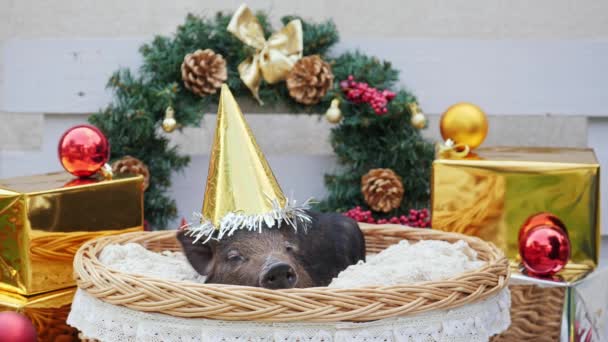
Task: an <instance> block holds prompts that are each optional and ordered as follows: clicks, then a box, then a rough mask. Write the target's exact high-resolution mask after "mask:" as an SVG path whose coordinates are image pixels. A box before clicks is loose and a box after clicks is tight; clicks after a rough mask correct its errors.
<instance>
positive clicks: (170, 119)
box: [162, 107, 177, 133]
mask: <svg viewBox="0 0 608 342" xmlns="http://www.w3.org/2000/svg"><path fill="white" fill-rule="evenodd" d="M162 126H163V131H165V132H167V133H171V132H173V131H175V128H177V121H175V111H174V110H173V108H171V107H167V110H166V111H165V118H164V119H163V123H162Z"/></svg>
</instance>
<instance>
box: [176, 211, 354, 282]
mask: <svg viewBox="0 0 608 342" xmlns="http://www.w3.org/2000/svg"><path fill="white" fill-rule="evenodd" d="M308 214H309V215H310V217H311V218H312V222H311V223H309V224H308V226H307V227H306V229H303V227H300V229H298V231H297V232H296V231H295V230H294V229H293V227H291V226H289V225H288V224H286V223H284V224H283V225H282V226H281V227H279V228H277V227H273V228H264V229H262V232H261V233H260V232H257V231H255V232H252V231H248V230H245V229H243V230H238V231H236V232H235V233H234V234H233V235H232V236H224V237H223V238H222V239H221V240H219V241H217V240H210V241H208V242H207V243H204V244H203V243H201V242H200V241H199V242H196V243H192V242H193V241H194V238H193V237H192V236H188V234H187V233H186V231H185V230H181V231H179V232H178V234H177V238H178V240H179V241H180V243H181V245H182V247H183V250H184V253H185V255H186V257H187V258H188V261H189V262H190V264H191V265H192V266H193V267H194V269H195V270H196V271H197V272H198V273H200V274H202V275H204V276H206V277H207V280H206V282H207V283H216V284H233V285H246V286H259V287H265V288H268V289H287V288H294V287H300V288H301V287H315V286H327V285H328V284H329V283H330V282H331V280H332V279H333V278H334V277H336V276H337V275H338V273H340V272H341V271H343V270H344V269H346V268H347V267H348V266H350V265H352V264H355V263H357V262H358V261H359V260H363V261H365V239H364V237H363V233H362V232H361V230H360V229H359V226H358V225H357V223H356V222H355V221H354V220H352V219H350V218H348V217H346V216H343V215H340V214H335V213H327V214H325V213H318V212H314V211H308Z"/></svg>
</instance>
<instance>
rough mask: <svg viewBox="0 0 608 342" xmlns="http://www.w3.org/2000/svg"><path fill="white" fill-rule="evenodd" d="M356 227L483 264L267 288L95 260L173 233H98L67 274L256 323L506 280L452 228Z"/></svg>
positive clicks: (96, 290) (103, 292) (436, 304)
mask: <svg viewBox="0 0 608 342" xmlns="http://www.w3.org/2000/svg"><path fill="white" fill-rule="evenodd" d="M360 226H361V229H362V231H363V232H364V234H365V236H366V240H370V239H380V241H384V240H388V243H385V242H380V245H381V247H382V248H380V249H384V248H386V247H388V246H390V245H392V244H394V243H395V242H397V241H398V240H410V241H412V240H414V241H419V240H445V241H450V242H454V241H458V240H464V241H466V242H467V243H468V244H469V246H470V247H471V248H473V249H475V250H476V251H477V252H478V253H479V254H480V259H482V260H484V261H486V264H485V265H484V266H482V267H480V268H478V269H476V270H473V271H468V272H465V273H461V274H459V275H457V276H455V277H452V278H449V279H445V280H441V281H424V282H416V283H412V284H402V285H401V284H398V285H390V286H362V287H357V288H329V287H311V288H294V289H281V290H270V289H265V288H260V287H251V286H240V285H227V284H204V283H196V282H191V281H178V280H164V279H160V278H154V277H150V276H145V275H139V274H132V273H125V272H121V271H119V270H116V269H113V268H110V267H107V266H105V265H103V264H102V263H101V262H100V261H99V259H98V255H99V253H100V252H101V250H102V249H103V247H105V246H107V245H109V244H113V243H118V244H125V243H129V242H135V243H142V242H148V241H155V240H162V239H172V238H174V237H175V231H160V232H134V233H125V234H119V235H112V236H104V237H99V238H97V239H94V240H91V241H88V242H86V243H85V244H83V245H82V246H81V248H80V249H79V250H78V252H77V253H76V256H75V258H74V276H75V278H76V283H77V285H78V287H79V288H80V289H82V290H84V291H86V292H87V293H88V294H89V295H92V296H93V297H96V298H98V299H100V300H102V301H105V302H108V303H110V304H116V305H122V306H125V307H128V308H131V309H135V310H140V311H145V312H159V313H165V314H169V315H172V316H178V317H192V318H207V319H220V320H244V321H261V322H290V321H301V322H304V321H309V322H340V321H354V322H358V321H372V320H378V319H382V318H389V317H395V316H403V315H409V314H415V313H420V312H426V311H431V310H439V309H441V310H445V309H450V308H454V307H458V306H461V305H465V304H469V303H473V302H476V301H478V300H481V299H484V298H487V297H489V296H492V295H494V294H497V293H498V292H499V291H500V290H502V289H503V288H505V287H506V286H507V283H508V279H509V277H510V270H509V263H508V259H507V258H506V257H505V256H504V254H503V252H502V251H501V250H499V249H498V248H497V247H496V246H495V245H493V244H491V243H489V242H486V241H483V240H481V239H479V238H476V237H472V236H466V235H462V234H458V233H451V232H443V231H437V230H431V229H421V228H411V227H406V226H402V225H395V224H384V225H372V224H360ZM391 242H392V243H391ZM376 244H378V243H376ZM369 250H370V246H369V245H368V251H369Z"/></svg>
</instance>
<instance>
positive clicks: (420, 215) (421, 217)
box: [344, 207, 431, 228]
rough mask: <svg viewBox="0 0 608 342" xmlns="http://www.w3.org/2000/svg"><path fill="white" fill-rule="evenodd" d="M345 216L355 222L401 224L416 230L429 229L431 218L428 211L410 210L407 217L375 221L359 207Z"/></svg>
mask: <svg viewBox="0 0 608 342" xmlns="http://www.w3.org/2000/svg"><path fill="white" fill-rule="evenodd" d="M344 215H345V216H348V217H350V218H352V219H353V220H355V221H357V222H364V223H373V224H386V223H393V224H402V225H406V226H410V227H418V228H429V227H430V226H431V217H430V215H429V210H428V209H426V208H424V209H421V210H416V209H410V212H409V215H407V216H406V215H401V216H393V217H391V218H388V219H378V220H376V219H375V218H374V217H373V216H372V212H371V211H370V210H363V209H361V207H354V208H353V209H351V210H349V211H347V212H345V213H344Z"/></svg>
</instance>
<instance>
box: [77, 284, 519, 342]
mask: <svg viewBox="0 0 608 342" xmlns="http://www.w3.org/2000/svg"><path fill="white" fill-rule="evenodd" d="M510 307H511V295H510V292H509V290H508V289H507V288H505V289H504V290H502V291H501V292H500V293H499V294H497V295H496V296H493V297H491V298H488V299H486V300H483V301H481V302H478V303H474V304H470V305H466V306H463V307H460V308H456V309H452V310H443V311H432V312H428V313H423V314H419V315H415V316H409V317H400V318H390V319H383V320H378V321H374V322H368V323H257V322H228V321H215V320H207V319H193V318H191V319H188V318H178V317H173V316H169V315H164V314H158V313H145V312H140V311H136V310H131V309H128V308H125V307H122V306H116V305H112V304H108V303H105V302H103V301H100V300H98V299H96V298H93V297H92V296H90V295H89V294H87V293H86V292H85V291H82V290H78V291H77V292H76V295H75V297H74V301H73V304H72V311H71V312H70V315H69V317H68V321H67V322H68V324H70V325H71V326H73V327H75V328H77V329H79V330H80V331H81V332H82V333H83V335H84V336H86V337H88V338H94V339H97V340H100V341H102V342H106V341H107V342H115V341H121V342H122V341H125V342H143V341H146V342H161V341H162V342H185V341H192V342H194V341H211V342H332V341H335V342H347V341H354V342H427V341H429V342H430V341H442V342H443V341H446V342H447V341H450V342H461V341H462V342H465V341H466V342H475V341H488V340H489V338H490V337H491V336H492V335H495V334H499V333H501V332H503V331H504V330H506V329H507V328H508V327H509V325H510V324H511V318H510V316H509V309H510Z"/></svg>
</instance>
